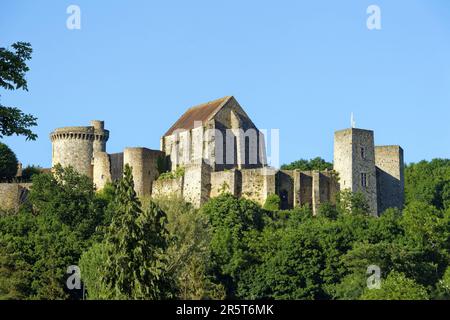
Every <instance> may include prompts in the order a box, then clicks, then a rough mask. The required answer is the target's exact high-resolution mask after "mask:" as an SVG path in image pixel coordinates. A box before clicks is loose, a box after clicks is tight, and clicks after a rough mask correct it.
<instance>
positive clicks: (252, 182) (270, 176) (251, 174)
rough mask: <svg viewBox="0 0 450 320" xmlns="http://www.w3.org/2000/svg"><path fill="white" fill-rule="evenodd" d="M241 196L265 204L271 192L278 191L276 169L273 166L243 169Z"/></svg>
mask: <svg viewBox="0 0 450 320" xmlns="http://www.w3.org/2000/svg"><path fill="white" fill-rule="evenodd" d="M241 175H242V187H241V188H242V190H241V194H240V195H239V196H242V197H245V198H247V199H250V200H253V201H255V202H257V203H259V204H261V205H264V203H265V201H266V199H267V196H268V195H269V194H275V193H276V171H275V170H273V169H271V168H260V169H243V170H241Z"/></svg>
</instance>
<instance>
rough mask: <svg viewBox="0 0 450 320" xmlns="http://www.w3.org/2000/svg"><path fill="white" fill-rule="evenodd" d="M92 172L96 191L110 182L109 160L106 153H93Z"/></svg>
mask: <svg viewBox="0 0 450 320" xmlns="http://www.w3.org/2000/svg"><path fill="white" fill-rule="evenodd" d="M93 161H94V171H93V179H94V185H95V187H96V189H97V190H101V189H103V188H104V187H105V184H107V183H108V182H112V181H113V180H112V176H111V160H110V158H109V155H108V154H107V153H106V152H95V153H94V160H93Z"/></svg>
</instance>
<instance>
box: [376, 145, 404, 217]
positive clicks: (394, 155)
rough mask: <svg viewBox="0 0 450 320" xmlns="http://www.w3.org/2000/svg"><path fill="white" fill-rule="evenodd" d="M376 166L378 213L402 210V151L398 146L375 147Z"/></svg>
mask: <svg viewBox="0 0 450 320" xmlns="http://www.w3.org/2000/svg"><path fill="white" fill-rule="evenodd" d="M375 164H376V166H377V190H378V212H379V214H381V213H383V212H384V211H385V210H386V209H388V208H399V209H402V208H403V203H404V197H405V196H404V193H405V180H404V162H403V149H402V148H401V147H400V146H377V147H375Z"/></svg>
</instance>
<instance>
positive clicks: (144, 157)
mask: <svg viewBox="0 0 450 320" xmlns="http://www.w3.org/2000/svg"><path fill="white" fill-rule="evenodd" d="M162 156H164V153H163V152H161V151H158V150H151V149H147V148H125V150H124V152H123V161H124V164H128V165H130V166H131V167H132V173H133V178H134V189H135V191H136V193H137V195H138V196H139V197H143V196H150V195H151V192H152V184H153V181H154V180H155V179H156V178H157V177H158V175H159V173H158V158H159V157H162Z"/></svg>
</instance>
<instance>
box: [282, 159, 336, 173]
mask: <svg viewBox="0 0 450 320" xmlns="http://www.w3.org/2000/svg"><path fill="white" fill-rule="evenodd" d="M281 169H282V170H295V169H297V170H301V171H310V170H333V164H332V163H330V162H327V161H325V160H324V159H322V158H320V157H317V158H314V159H311V160H305V159H300V160H296V161H294V162H291V163H289V164H283V165H282V166H281Z"/></svg>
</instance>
